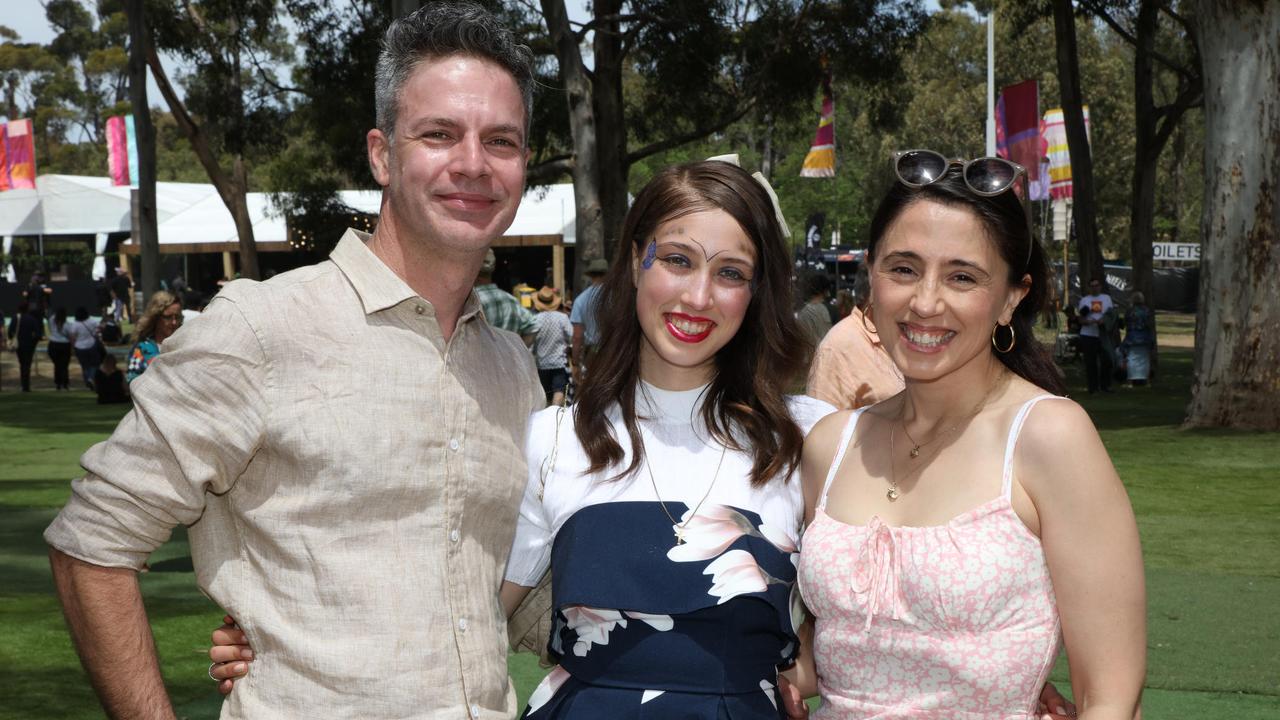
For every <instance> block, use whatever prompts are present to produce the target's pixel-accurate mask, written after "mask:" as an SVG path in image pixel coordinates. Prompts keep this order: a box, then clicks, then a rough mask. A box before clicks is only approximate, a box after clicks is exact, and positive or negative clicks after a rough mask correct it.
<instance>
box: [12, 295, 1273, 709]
mask: <svg viewBox="0 0 1280 720" xmlns="http://www.w3.org/2000/svg"><path fill="white" fill-rule="evenodd" d="M1161 329H1162V332H1164V333H1166V334H1168V333H1170V331H1171V330H1173V331H1175V332H1176V331H1181V332H1184V333H1185V332H1190V331H1191V325H1190V322H1189V321H1188V319H1187V318H1186V317H1174V318H1165V317H1163V316H1162V318H1161ZM8 362H10V363H12V359H9V360H8ZM1067 373H1068V380H1069V384H1070V385H1071V387H1072V388H1073V390H1074V392H1073V397H1075V398H1076V399H1077V400H1079V401H1080V402H1081V404H1082V405H1084V407H1085V408H1086V409H1088V410H1089V412H1090V415H1091V416H1092V417H1093V418H1094V421H1095V422H1096V423H1097V425H1098V427H1099V430H1100V432H1101V434H1102V438H1103V441H1104V442H1105V443H1106V446H1107V448H1108V450H1109V451H1110V453H1111V456H1112V458H1113V460H1114V462H1115V464H1116V467H1117V469H1118V470H1119V472H1120V476H1121V478H1123V479H1124V482H1125V484H1126V486H1127V487H1128V489H1129V493H1130V496H1131V498H1132V501H1133V505H1134V509H1135V512H1136V514H1137V517H1138V524H1139V529H1140V531H1141V533H1142V540H1143V552H1144V556H1145V559H1146V566H1147V583H1148V588H1147V589H1148V597H1149V611H1148V628H1149V647H1148V681H1147V685H1148V690H1147V692H1146V694H1145V696H1144V701H1143V702H1144V716H1145V717H1146V718H1148V719H1154V720H1162V719H1169V720H1182V719H1184V718H1186V719H1187V720H1190V719H1192V718H1195V719H1197V720H1199V719H1202V718H1203V719H1209V720H1214V719H1217V718H1221V719H1223V720H1226V719H1228V718H1229V719H1231V720H1255V719H1256V720H1263V719H1264V718H1265V719H1267V720H1272V719H1274V718H1277V717H1280V602H1277V600H1276V598H1277V597H1280V522H1278V521H1277V520H1276V518H1278V517H1280V435H1277V434H1276V433H1241V432H1230V431H1204V430H1195V431H1187V430H1182V429H1180V428H1179V426H1180V424H1181V421H1182V415H1183V410H1184V408H1185V407H1186V404H1187V402H1188V400H1189V399H1190V390H1189V388H1190V384H1191V352H1190V350H1186V349H1178V348H1165V349H1163V350H1162V352H1161V364H1160V377H1159V378H1158V380H1157V382H1156V383H1155V384H1154V385H1153V386H1151V387H1145V388H1118V389H1117V392H1116V393H1114V394H1099V395H1087V394H1085V393H1084V392H1083V389H1082V386H1083V381H1082V379H1081V373H1080V371H1079V367H1078V366H1068V368H1067ZM6 388H8V389H7V390H6V391H5V392H4V393H0V458H3V460H0V518H2V520H0V616H2V617H3V619H4V621H3V623H2V624H0V672H3V678H4V680H3V682H0V718H14V719H15V720H16V719H18V718H22V719H27V718H30V719H33V720H35V719H41V718H96V717H101V716H102V714H101V711H100V710H99V709H98V706H97V702H96V700H94V698H93V693H92V691H91V690H90V689H89V687H88V684H87V681H86V679H85V676H84V674H83V672H82V671H81V670H80V666H79V663H78V662H77V660H76V658H75V654H74V652H73V651H72V649H71V645H70V642H69V640H68V638H67V634H66V630H65V628H64V626H63V624H62V618H61V616H60V614H59V610H58V606H57V602H56V601H55V600H54V598H53V596H52V581H51V579H50V577H49V573H48V565H47V562H46V560H45V548H44V543H43V541H42V540H41V538H40V532H41V531H42V530H43V528H44V526H45V525H47V524H48V522H49V520H50V519H51V518H52V517H53V515H54V513H55V512H56V511H57V508H58V507H59V506H60V505H61V504H62V502H63V501H64V500H65V499H66V496H67V493H68V481H69V480H70V479H71V478H72V477H75V476H76V475H77V474H78V472H79V469H78V467H77V462H76V460H77V458H78V457H79V454H80V453H81V452H82V451H83V450H84V449H85V448H87V447H88V446H89V445H90V444H91V443H93V442H95V441H97V440H100V439H102V438H104V437H106V436H107V435H108V434H109V433H110V432H111V430H112V429H113V428H114V426H115V423H116V421H117V420H118V419H119V417H120V416H121V415H122V414H123V412H124V408H121V407H119V406H106V407H103V406H99V405H96V404H95V403H94V400H93V397H92V396H91V395H90V394H89V393H87V392H84V391H74V392H70V393H53V392H49V391H44V392H39V391H38V392H35V393H32V394H29V395H18V394H17V393H14V392H13V391H12V388H13V385H12V384H9V383H6ZM151 565H152V569H153V570H152V572H150V573H147V574H144V575H142V576H141V584H142V588H143V594H144V597H145V598H146V602H147V607H148V610H149V612H150V614H151V618H152V620H153V627H154V629H155V634H156V637H157V642H158V644H159V648H160V654H161V658H162V665H163V670H164V673H165V679H166V682H167V683H168V686H169V690H170V694H171V696H172V697H173V700H174V704H175V707H176V708H177V709H178V712H179V715H180V716H181V717H188V718H215V717H217V714H218V709H219V703H220V701H219V698H218V695H217V693H216V692H215V691H214V690H213V688H212V683H210V682H209V680H208V678H207V677H206V676H205V668H206V667H207V660H206V659H205V654H204V653H205V651H206V649H207V643H208V636H209V632H210V631H211V630H212V629H213V628H214V627H215V626H216V625H217V624H218V623H219V618H220V616H221V614H220V612H219V611H218V609H217V608H216V607H214V606H213V605H212V603H210V602H209V601H208V600H207V599H206V598H204V596H202V595H201V594H200V593H199V592H198V591H197V590H196V589H195V581H194V578H193V575H192V573H191V571H190V559H189V556H188V553H187V547H186V536H185V533H184V532H182V530H181V528H179V530H178V531H177V532H175V534H174V538H173V540H171V541H170V542H169V543H168V544H166V545H165V546H164V547H163V548H161V549H160V550H159V551H157V553H156V554H155V555H154V556H153V557H152V563H151ZM510 666H511V672H512V676H513V678H514V679H515V682H516V686H517V690H518V691H519V697H520V700H521V702H522V703H523V702H524V700H525V699H526V698H527V697H528V695H529V693H530V692H531V691H532V689H533V686H534V685H535V684H536V683H537V681H538V680H539V679H540V678H541V677H542V674H543V673H544V671H543V670H542V669H541V668H539V667H537V664H536V662H535V660H534V658H533V657H532V656H530V655H520V656H513V657H512V658H511V662H510ZM1054 679H1055V681H1057V682H1058V683H1059V686H1060V687H1062V688H1063V689H1064V690H1066V689H1067V687H1068V679H1067V676H1066V673H1065V663H1059V667H1058V668H1057V670H1056V671H1055V674H1054Z"/></svg>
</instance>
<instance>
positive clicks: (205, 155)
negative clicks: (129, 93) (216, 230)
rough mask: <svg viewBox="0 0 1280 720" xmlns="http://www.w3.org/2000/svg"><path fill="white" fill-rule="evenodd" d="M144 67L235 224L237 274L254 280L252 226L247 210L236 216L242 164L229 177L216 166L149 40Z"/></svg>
mask: <svg viewBox="0 0 1280 720" xmlns="http://www.w3.org/2000/svg"><path fill="white" fill-rule="evenodd" d="M146 52H147V65H148V66H149V67H150V68H151V75H152V77H154V78H155V80H156V87H158V88H160V94H161V95H163V96H164V99H165V102H166V103H168V104H169V111H170V112H171V113H173V119H174V122H176V123H177V125H178V128H179V129H181V130H182V134H183V135H186V136H187V141H188V142H190V143H191V149H192V150H193V151H194V152H195V154H196V159H197V160H199V161H200V165H201V167H203V168H204V171H205V173H206V174H207V175H208V176H209V182H211V183H213V187H214V188H215V189H216V190H217V191H218V196H219V197H221V198H222V202H223V204H224V205H226V206H227V210H228V211H230V212H231V217H232V218H233V219H235V221H236V234H237V235H238V236H239V239H240V275H241V277H247V278H250V279H252V280H257V279H258V247H257V245H256V244H255V243H254V238H253V226H252V225H251V224H249V223H248V210H247V209H243V210H242V211H241V212H242V213H243V215H242V217H237V215H236V212H237V211H236V206H237V204H239V205H241V206H245V205H246V204H247V202H248V201H247V199H246V198H245V193H246V192H247V191H248V183H247V173H246V172H245V169H244V165H243V163H242V162H241V161H240V160H239V159H237V161H236V167H233V168H232V177H227V174H226V172H224V171H223V169H222V167H221V166H220V165H218V159H217V158H216V157H215V156H214V154H213V150H211V149H210V148H209V141H208V139H207V138H206V137H205V135H204V131H203V130H201V129H200V126H199V125H197V124H196V122H195V120H194V119H192V117H191V113H189V112H187V106H186V105H185V104H183V102H182V98H179V97H178V93H176V92H174V89H173V85H171V84H170V83H169V75H168V74H167V73H165V71H164V66H162V65H161V64H160V56H159V55H157V54H156V48H155V45H154V44H152V43H151V42H150V41H149V39H148V42H147V43H146ZM242 223H243V227H242Z"/></svg>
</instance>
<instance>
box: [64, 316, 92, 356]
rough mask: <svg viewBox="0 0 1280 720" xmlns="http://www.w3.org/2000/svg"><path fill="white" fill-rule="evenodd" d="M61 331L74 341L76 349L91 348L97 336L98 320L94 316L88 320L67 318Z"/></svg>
mask: <svg viewBox="0 0 1280 720" xmlns="http://www.w3.org/2000/svg"><path fill="white" fill-rule="evenodd" d="M62 330H63V332H65V333H66V334H67V338H68V339H69V340H71V342H73V343H75V348H76V349H77V350H89V349H91V348H92V347H93V346H94V344H95V342H96V341H97V336H98V321H97V320H95V319H94V318H89V319H88V320H68V321H67V324H66V327H64V328H63V329H62Z"/></svg>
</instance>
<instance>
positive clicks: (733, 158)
mask: <svg viewBox="0 0 1280 720" xmlns="http://www.w3.org/2000/svg"><path fill="white" fill-rule="evenodd" d="M707 160H708V161H711V160H716V161H719V162H726V163H729V164H730V165H732V166H734V167H737V168H740V167H742V163H740V162H738V153H730V154H728V155H716V156H715V157H709V158H707ZM751 177H753V178H755V181H756V182H758V183H760V187H762V188H764V191H765V192H766V193H768V194H769V201H770V202H772V203H773V214H774V215H776V216H777V218H778V225H779V226H781V227H782V237H784V238H788V239H789V238H790V237H791V228H790V226H788V225H787V219H786V218H785V217H783V216H782V206H781V205H779V204H778V194H777V193H775V192H774V191H773V186H772V185H770V184H769V181H768V180H766V179H765V177H764V175H762V174H760V173H758V172H754V173H751Z"/></svg>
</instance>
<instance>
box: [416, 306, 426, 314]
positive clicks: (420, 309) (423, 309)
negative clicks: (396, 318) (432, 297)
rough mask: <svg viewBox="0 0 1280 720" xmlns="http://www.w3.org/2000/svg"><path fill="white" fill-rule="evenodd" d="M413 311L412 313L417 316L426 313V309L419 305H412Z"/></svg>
mask: <svg viewBox="0 0 1280 720" xmlns="http://www.w3.org/2000/svg"><path fill="white" fill-rule="evenodd" d="M413 311H414V312H416V313H418V314H419V315H421V314H422V313H424V312H426V311H427V309H426V308H424V307H422V306H421V305H414V306H413Z"/></svg>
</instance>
